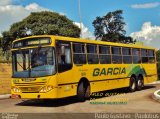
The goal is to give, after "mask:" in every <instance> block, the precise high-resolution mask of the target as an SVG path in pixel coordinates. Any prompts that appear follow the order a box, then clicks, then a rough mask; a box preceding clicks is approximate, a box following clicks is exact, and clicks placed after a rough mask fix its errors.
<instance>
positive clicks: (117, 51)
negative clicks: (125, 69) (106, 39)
mask: <svg viewBox="0 0 160 119" xmlns="http://www.w3.org/2000/svg"><path fill="white" fill-rule="evenodd" d="M111 48H112V63H113V64H121V63H122V55H121V47H111Z"/></svg>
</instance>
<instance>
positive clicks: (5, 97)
mask: <svg viewBox="0 0 160 119" xmlns="http://www.w3.org/2000/svg"><path fill="white" fill-rule="evenodd" d="M10 97H11V94H4V95H0V99H8V98H10Z"/></svg>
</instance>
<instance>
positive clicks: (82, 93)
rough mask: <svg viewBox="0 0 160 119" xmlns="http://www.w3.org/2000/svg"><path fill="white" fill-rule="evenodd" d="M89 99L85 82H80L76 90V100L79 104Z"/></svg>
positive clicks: (88, 89)
mask: <svg viewBox="0 0 160 119" xmlns="http://www.w3.org/2000/svg"><path fill="white" fill-rule="evenodd" d="M89 97H90V86H89V85H88V84H86V83H85V82H83V81H82V82H80V84H79V85H78V89H77V98H78V100H79V101H80V102H84V101H85V100H86V99H89Z"/></svg>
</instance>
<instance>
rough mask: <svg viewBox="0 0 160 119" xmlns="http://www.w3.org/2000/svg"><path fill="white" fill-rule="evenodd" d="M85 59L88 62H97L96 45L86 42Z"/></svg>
mask: <svg viewBox="0 0 160 119" xmlns="http://www.w3.org/2000/svg"><path fill="white" fill-rule="evenodd" d="M87 59H88V64H98V63H99V59H98V54H97V45H93V44H87Z"/></svg>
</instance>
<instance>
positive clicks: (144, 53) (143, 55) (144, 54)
mask: <svg viewBox="0 0 160 119" xmlns="http://www.w3.org/2000/svg"><path fill="white" fill-rule="evenodd" d="M141 58H142V59H141V60H142V63H148V50H146V49H141Z"/></svg>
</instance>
